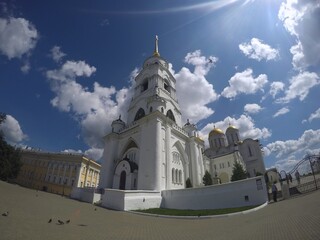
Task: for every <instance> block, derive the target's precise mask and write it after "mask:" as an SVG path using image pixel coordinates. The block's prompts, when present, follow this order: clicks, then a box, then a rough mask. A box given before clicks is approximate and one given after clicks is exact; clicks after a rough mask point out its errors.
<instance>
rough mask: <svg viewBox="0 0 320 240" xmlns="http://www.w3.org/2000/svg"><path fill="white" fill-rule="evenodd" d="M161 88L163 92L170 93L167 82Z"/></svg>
mask: <svg viewBox="0 0 320 240" xmlns="http://www.w3.org/2000/svg"><path fill="white" fill-rule="evenodd" d="M163 88H164V90H166V91H167V92H169V93H170V86H169V84H168V83H167V82H164V83H163Z"/></svg>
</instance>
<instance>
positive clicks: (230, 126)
mask: <svg viewBox="0 0 320 240" xmlns="http://www.w3.org/2000/svg"><path fill="white" fill-rule="evenodd" d="M229 128H231V129H236V130H238V128H236V127H235V126H233V125H229V127H228V128H227V129H229Z"/></svg>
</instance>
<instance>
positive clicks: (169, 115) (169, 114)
mask: <svg viewBox="0 0 320 240" xmlns="http://www.w3.org/2000/svg"><path fill="white" fill-rule="evenodd" d="M167 117H168V118H170V119H171V120H172V121H174V122H176V119H175V118H174V115H173V113H172V111H171V110H168V112H167Z"/></svg>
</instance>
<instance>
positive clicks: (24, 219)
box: [0, 181, 320, 240]
mask: <svg viewBox="0 0 320 240" xmlns="http://www.w3.org/2000/svg"><path fill="white" fill-rule="evenodd" d="M319 201H320V191H319V190H318V191H314V192H312V193H309V194H304V195H301V196H298V197H294V198H291V199H289V200H283V201H280V202H277V203H275V204H273V203H271V204H269V205H267V206H266V207H264V208H262V209H260V210H257V211H253V212H250V213H246V214H241V215H236V216H221V217H214V218H203V219H201V218H200V219H176V218H162V217H156V216H144V215H138V214H133V213H129V212H119V211H113V210H108V209H104V208H100V207H97V206H94V205H92V204H88V203H83V202H79V201H76V200H72V199H68V198H66V197H62V196H59V195H55V194H50V193H46V192H41V191H36V190H32V189H27V188H23V187H20V186H18V185H14V184H8V183H6V182H2V181H0V213H1V214H2V213H4V212H6V211H8V212H9V215H8V216H7V217H5V216H0V239H1V240H9V239H10V240H11V239H17V240H20V239H21V240H22V239H23V240H27V239H32V240H37V239H41V240H43V239H49V240H51V239H59V240H62V239H68V240H71V239H77V240H82V239H86V240H88V239H94V240H100V239H105V240H107V239H168V240H169V239H170V240H175V239H183V240H187V239H215V240H219V239H226V240H227V239H228V240H230V239H266V240H271V239H282V240H285V239H288V240H289V239H290V240H294V239H299V240H308V239H311V240H318V239H320V204H319ZM49 219H52V222H51V223H48V221H49ZM58 220H62V221H64V222H65V221H66V220H70V223H68V224H66V223H65V224H63V225H60V224H58Z"/></svg>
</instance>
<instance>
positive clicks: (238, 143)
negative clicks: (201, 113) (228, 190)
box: [204, 124, 266, 183]
mask: <svg viewBox="0 0 320 240" xmlns="http://www.w3.org/2000/svg"><path fill="white" fill-rule="evenodd" d="M208 141H209V146H210V147H209V148H207V149H206V150H205V151H204V162H205V166H206V169H207V170H208V171H209V172H210V173H211V175H212V176H213V178H214V179H215V180H216V182H218V183H227V182H230V180H231V177H232V170H233V165H234V163H235V162H238V163H239V164H240V165H242V167H243V169H244V170H246V172H247V174H248V177H255V176H258V175H263V174H264V173H265V171H266V170H265V165H264V161H263V155H262V151H261V146H260V143H259V141H258V140H253V139H251V138H247V139H244V140H241V139H240V134H239V129H237V128H236V127H235V126H232V125H230V124H229V127H228V128H227V130H226V132H225V133H224V132H223V131H222V130H221V129H219V128H216V127H214V129H213V130H212V131H211V132H210V133H209V137H208Z"/></svg>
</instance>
